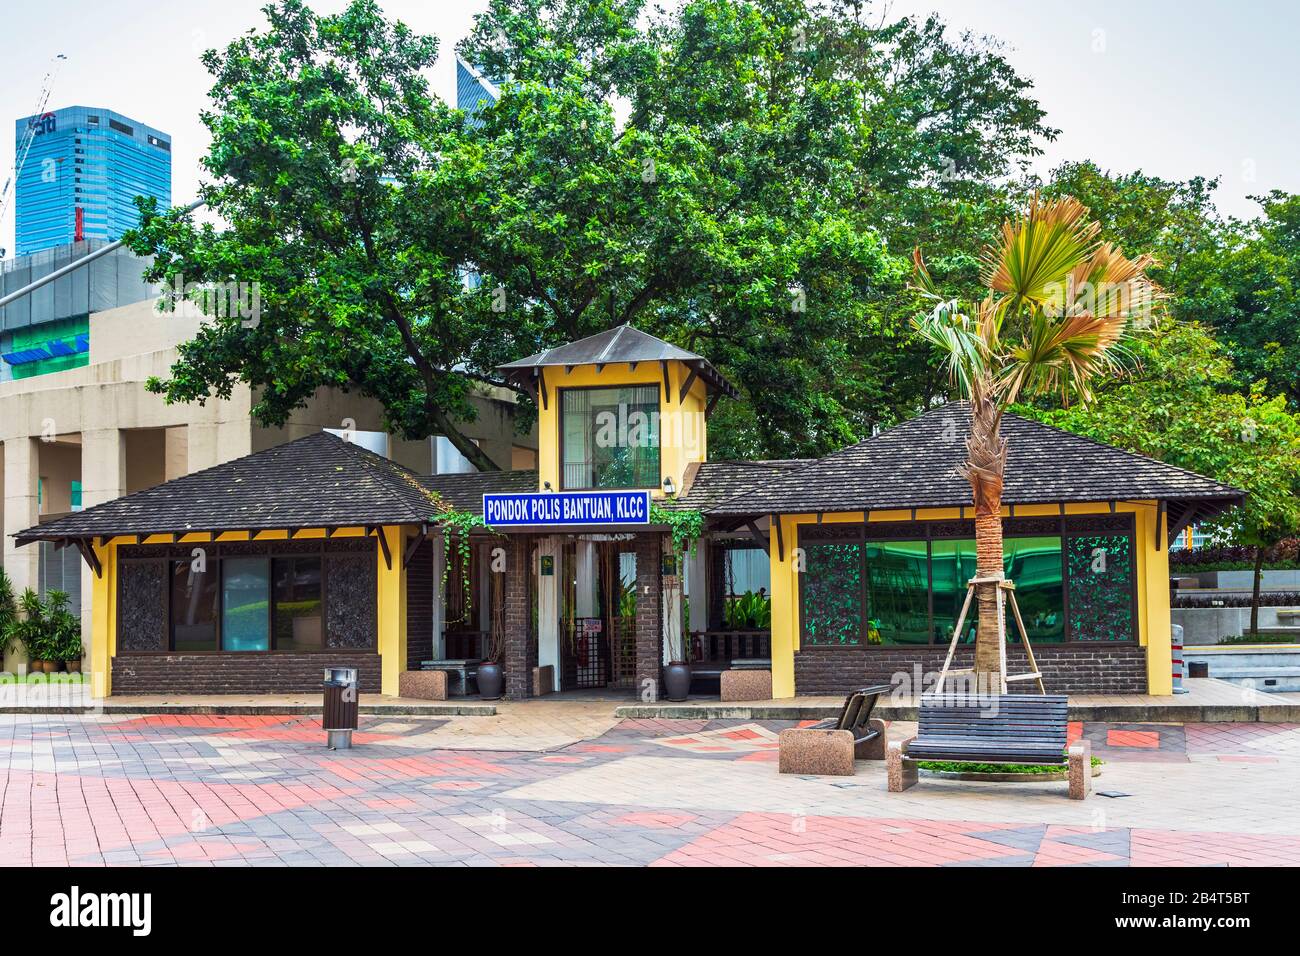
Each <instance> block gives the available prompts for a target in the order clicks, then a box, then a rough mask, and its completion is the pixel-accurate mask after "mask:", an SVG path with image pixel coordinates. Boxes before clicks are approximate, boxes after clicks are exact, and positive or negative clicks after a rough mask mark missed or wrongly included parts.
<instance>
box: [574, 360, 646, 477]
mask: <svg viewBox="0 0 1300 956" xmlns="http://www.w3.org/2000/svg"><path fill="white" fill-rule="evenodd" d="M560 396H561V402H560V441H561V447H562V449H563V452H562V454H563V462H562V465H563V477H562V481H563V486H564V487H565V488H567V489H580V488H658V487H659V386H658V385H638V386H632V387H628V388H571V389H565V390H564V391H562V392H560Z"/></svg>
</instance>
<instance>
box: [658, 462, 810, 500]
mask: <svg viewBox="0 0 1300 956" xmlns="http://www.w3.org/2000/svg"><path fill="white" fill-rule="evenodd" d="M812 460H813V459H811V458H789V459H785V460H781V461H706V462H702V463H701V464H700V466H699V469H698V470H697V471H696V472H695V477H694V479H693V480H692V481H691V483H690V487H688V488H687V489H686V490H685V492H683V493H682V494H680V495H678V496H677V497H676V498H673V499H671V500H666V501H662V502H660V504H662V505H663V506H664V507H665V508H669V509H673V508H679V509H680V508H694V509H697V510H699V511H705V512H707V511H708V510H709V509H710V508H712V507H713V506H714V505H717V504H719V503H721V502H723V501H726V500H727V499H728V498H734V497H736V496H737V495H741V494H745V493H746V492H750V491H756V490H758V489H759V488H762V487H763V486H764V485H765V484H766V483H767V482H768V481H770V480H771V479H772V477H773V476H774V475H777V474H780V473H781V472H784V471H788V470H789V469H791V468H798V467H799V466H800V465H806V464H808V463H809V462H810V461H812Z"/></svg>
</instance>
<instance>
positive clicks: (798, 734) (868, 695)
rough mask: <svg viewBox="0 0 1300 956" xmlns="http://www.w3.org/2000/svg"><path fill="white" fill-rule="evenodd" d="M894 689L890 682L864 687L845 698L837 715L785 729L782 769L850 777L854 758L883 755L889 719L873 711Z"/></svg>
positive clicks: (780, 747) (780, 743) (780, 738)
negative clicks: (875, 714)
mask: <svg viewBox="0 0 1300 956" xmlns="http://www.w3.org/2000/svg"><path fill="white" fill-rule="evenodd" d="M892 689H893V688H892V687H891V686H890V685H889V684H876V685H875V686H872V687H860V688H858V689H857V690H855V691H853V692H852V693H850V694H849V695H848V697H846V698H845V699H844V706H843V707H841V708H840V712H839V713H838V714H837V715H836V716H834V717H828V718H827V719H826V720H823V721H820V722H818V723H816V724H812V725H811V726H808V727H790V728H787V729H786V730H783V731H781V733H780V734H779V735H778V736H777V741H778V756H777V763H778V770H779V771H780V772H781V773H804V774H832V775H835V776H845V777H848V776H852V775H853V773H854V769H855V768H854V761H856V760H881V759H883V758H884V756H885V722H884V721H883V720H880V719H879V718H877V717H872V716H871V714H872V712H873V711H874V710H875V709H876V702H877V701H879V700H880V698H881V697H882V696H883V695H885V694H888V693H889V692H890V691H891V690H892Z"/></svg>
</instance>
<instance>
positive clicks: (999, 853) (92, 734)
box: [0, 715, 1300, 866]
mask: <svg viewBox="0 0 1300 956" xmlns="http://www.w3.org/2000/svg"><path fill="white" fill-rule="evenodd" d="M24 720H25V718H24ZM381 722H382V721H378V720H374V721H371V723H372V725H377V724H379V723H381ZM738 724H739V722H738V721H737V722H732V723H731V724H728V723H727V722H716V723H711V724H710V723H706V722H704V721H624V722H622V723H620V724H618V725H616V726H615V728H614V729H613V730H611V731H610V733H609V735H608V737H607V738H598V739H597V740H594V741H586V742H582V743H579V744H577V745H574V746H572V747H569V748H566V749H565V750H564V752H560V753H545V754H543V753H538V752H509V753H504V752H491V751H468V750H433V749H416V748H414V747H411V746H410V745H409V743H407V744H404V745H403V746H400V747H399V746H395V745H394V744H395V743H401V742H400V741H396V738H398V737H401V736H402V733H401V732H393V733H374V732H372V731H367V730H365V728H364V724H363V728H362V730H361V731H360V732H359V733H358V735H357V739H358V741H362V740H364V741H367V742H368V745H367V746H358V747H357V748H356V749H354V750H351V751H339V752H331V751H328V750H325V749H324V748H323V747H322V746H320V740H319V736H320V732H319V729H318V726H317V725H316V722H315V721H304V720H303V719H301V718H280V717H270V718H267V717H238V718H222V717H214V716H206V715H198V716H194V717H189V718H185V717H182V716H181V715H150V716H149V717H145V718H139V719H132V720H125V721H122V720H119V721H102V722H94V721H85V722H79V721H77V720H75V719H70V720H69V722H67V723H66V724H61V725H59V726H58V727H55V728H53V729H52V728H51V726H50V724H49V718H33V719H31V720H30V721H29V722H27V723H23V722H22V721H15V722H13V723H12V724H11V725H3V726H0V864H8V865H50V866H69V865H99V864H134V863H139V862H150V863H164V864H166V863H174V864H204V863H216V862H222V863H229V862H235V863H250V862H256V861H274V862H280V863H286V864H293V865H341V864H344V863H357V862H362V863H381V862H386V861H389V860H388V857H386V856H385V854H386V853H387V854H391V853H396V854H397V856H396V857H394V858H393V859H396V860H398V861H399V862H408V863H412V862H416V863H418V862H439V863H483V862H488V863H491V864H494V865H499V866H531V865H536V864H538V863H552V864H553V863H555V862H557V861H558V862H565V863H573V862H577V863H589V864H590V863H598V864H629V863H630V864H639V865H647V864H649V865H655V866H714V865H733V866H824V865H848V866H936V865H956V866H964V865H981V864H987V863H1007V864H1017V865H1025V864H1032V865H1035V866H1080V865H1099V864H1100V865H1106V864H1120V865H1124V864H1131V865H1137V866H1166V865H1168V866H1189V865H1190V866H1224V865H1227V866H1242V865H1266V866H1268V865H1288V866H1296V865H1300V833H1297V834H1281V835H1279V834H1264V835H1259V834H1250V833H1240V832H1231V831H1230V828H1231V824H1232V821H1231V819H1226V820H1224V821H1223V826H1224V827H1225V828H1228V830H1226V831H1224V832H1220V831H1218V830H1217V829H1216V830H1214V831H1177V830H1172V829H1162V828H1133V829H1126V828H1110V829H1099V830H1094V829H1092V828H1090V827H1087V826H1060V825H1048V826H1044V825H1042V824H1033V823H1029V822H1016V821H1015V820H1014V816H1015V814H1016V810H1017V806H1018V803H1017V801H1016V800H1015V799H1008V800H1006V801H1005V803H1004V804H1003V806H1004V807H1005V811H1006V813H1007V815H1008V817H1012V818H1013V819H1008V820H1002V821H999V822H994V823H988V822H982V821H970V820H925V819H902V818H873V817H865V816H864V817H857V816H830V815H821V814H809V815H806V816H805V815H803V814H801V813H758V812H729V811H721V810H718V809H716V808H714V809H702V808H696V807H690V806H689V801H690V799H691V795H690V793H689V792H687V793H684V794H683V795H682V797H681V799H682V801H683V802H685V803H686V804H687V808H674V809H663V808H657V807H645V806H636V805H635V803H629V804H626V805H623V804H620V805H610V804H607V803H593V802H587V801H586V800H585V795H584V791H583V789H582V787H581V786H579V785H578V784H576V783H575V786H574V788H573V791H572V799H571V800H555V799H551V800H542V801H533V800H520V799H517V798H511V797H510V796H509V794H510V792H511V790H512V788H514V787H517V786H519V785H521V784H526V783H529V782H531V781H538V780H548V779H549V780H560V779H563V778H564V777H565V776H566V775H569V774H576V775H579V776H575V777H574V780H575V781H578V780H581V779H584V778H582V777H581V776H580V775H581V774H584V773H587V772H588V771H589V770H590V769H593V768H596V767H599V766H602V765H607V764H611V763H617V762H619V761H622V760H624V759H626V758H628V757H635V756H645V755H652V756H654V757H664V756H666V755H667V756H670V757H671V758H672V759H674V760H691V759H699V760H701V761H703V762H705V764H711V765H713V766H715V767H716V766H717V762H718V761H724V762H725V761H733V762H736V763H765V764H766V763H770V762H772V761H773V760H774V759H775V758H776V753H775V751H774V750H773V749H770V747H771V741H770V740H769V739H768V735H770V734H772V733H775V732H776V731H777V730H779V729H780V726H778V725H775V724H773V723H770V722H763V723H761V724H759V723H749V724H745V725H744V726H737V725H738ZM427 726H432V725H431V724H430V725H421V724H420V723H419V720H418V719H416V720H413V721H412V723H411V727H412V728H414V732H417V733H418V732H423V731H422V730H421V728H422V727H427ZM784 726H789V725H784ZM1147 726H1148V727H1149V728H1150V729H1143V728H1142V725H1137V727H1135V726H1134V725H1124V726H1123V727H1105V726H1104V725H1087V726H1083V725H1079V724H1077V723H1075V724H1072V725H1071V728H1070V734H1071V737H1072V739H1077V738H1078V737H1080V736H1084V735H1087V736H1089V737H1090V738H1091V739H1094V740H1097V739H1101V738H1102V736H1103V735H1104V739H1106V741H1107V746H1112V747H1115V748H1117V749H1119V750H1120V751H1121V752H1122V753H1123V759H1124V760H1125V761H1128V762H1133V761H1137V762H1141V761H1148V762H1154V763H1159V762H1165V761H1168V760H1182V761H1184V762H1185V761H1187V759H1188V755H1189V754H1194V755H1196V756H1199V757H1201V758H1202V760H1201V767H1202V768H1207V770H1208V768H1212V767H1215V766H1219V765H1220V763H1224V764H1239V765H1242V766H1238V767H1235V768H1229V767H1223V769H1222V771H1221V773H1223V774H1229V773H1230V774H1233V775H1237V774H1250V773H1256V774H1257V773H1274V774H1275V773H1279V772H1286V771H1287V768H1292V767H1295V766H1297V765H1298V763H1297V757H1300V754H1297V740H1296V737H1297V735H1296V731H1297V730H1298V729H1300V727H1297V725H1187V726H1185V727H1176V726H1170V727H1163V728H1161V727H1156V726H1151V725H1147ZM124 728H126V729H124ZM388 729H392V727H391V726H390V727H389V728H388ZM400 730H401V728H398V731H400ZM665 732H667V733H668V734H669V735H671V734H677V735H680V734H682V733H684V732H685V733H690V734H692V735H693V736H689V737H680V736H678V737H677V738H676V739H675V740H674V743H679V744H680V747H675V748H672V749H671V751H670V750H666V749H665V748H664V746H663V744H664V742H665V737H664V736H661V735H663V734H665ZM606 740H616V741H617V743H609V742H605V741H606ZM218 741H220V746H215V745H214V744H215V743H216V742H218ZM709 741H713V742H715V743H716V746H715V744H711V743H709ZM1184 741H1185V746H1184V743H1183V742H1184ZM236 742H237V743H236ZM308 742H310V743H311V744H312V746H306V745H305V744H306V743H308ZM756 748H757V749H756ZM702 751H708V752H707V754H704V753H701V752H702ZM1206 757H1209V758H1210V759H1204V758H1206ZM1216 758H1217V759H1216ZM56 765H57V766H59V767H60V768H70V769H59V770H58V772H55V771H54V770H52V769H49V768H51V767H54V766H56ZM1251 765H1260V766H1259V769H1257V770H1252V769H1250V767H1251ZM1270 765H1275V766H1276V765H1282V766H1280V767H1277V769H1274V767H1272V766H1270ZM33 767H35V768H37V769H30V768H33ZM754 772H755V773H757V774H758V775H759V776H758V777H757V778H755V779H760V780H761V778H762V775H763V774H766V773H771V774H775V768H771V769H763V768H754ZM774 779H775V778H774ZM1225 779H1228V778H1225ZM1231 779H1234V780H1235V779H1237V778H1236V777H1235V776H1234V777H1232V778H1231ZM1241 779H1246V778H1245V777H1242V778H1241ZM854 785H855V786H863V785H864V784H863V783H862V781H858V782H857V783H856V784H854ZM816 786H818V784H810V787H816ZM821 786H824V784H822V785H821ZM635 792H636V788H635V786H632V787H631V788H629V796H628V799H629V801H634V800H635ZM808 792H809V793H810V794H812V793H815V792H816V791H815V790H814V789H810V790H809V791H808ZM849 792H850V793H851V792H853V791H849ZM916 793H917V794H920V793H921V791H917V792H916ZM1093 799H1094V801H1098V802H1097V804H1096V807H1097V808H1098V809H1102V810H1104V809H1105V807H1106V806H1107V805H1106V804H1105V803H1104V802H1101V801H1100V800H1099V798H1097V797H1094V798H1093ZM1241 799H1242V801H1243V807H1245V806H1249V807H1251V809H1252V810H1258V808H1257V807H1255V806H1254V804H1253V803H1250V802H1249V801H1252V800H1254V799H1255V797H1254V796H1253V794H1252V793H1251V792H1249V790H1247V789H1245V785H1243V792H1242V795H1241ZM910 806H912V807H913V808H915V807H916V806H917V804H916V801H915V799H913V801H912V802H911V804H910ZM1287 812H1289V808H1279V819H1289V818H1287V817H1286V816H1285V815H1286V813H1287ZM1256 819H1257V820H1258V814H1256ZM485 821H486V822H485ZM1171 822H1173V821H1171ZM421 848H423V849H421ZM430 848H431V849H430Z"/></svg>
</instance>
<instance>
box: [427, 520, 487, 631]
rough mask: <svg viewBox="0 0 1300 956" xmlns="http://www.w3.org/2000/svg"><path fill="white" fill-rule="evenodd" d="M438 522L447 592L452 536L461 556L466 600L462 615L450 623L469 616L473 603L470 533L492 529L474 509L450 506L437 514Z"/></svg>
mask: <svg viewBox="0 0 1300 956" xmlns="http://www.w3.org/2000/svg"><path fill="white" fill-rule="evenodd" d="M437 521H438V524H439V525H440V526H441V527H442V547H443V560H442V591H443V593H444V594H445V593H447V578H448V575H450V574H451V563H452V560H451V559H452V547H453V545H452V538H453V537H455V539H456V544H455V549H456V551H455V553H456V555H457V556H458V557H459V558H460V580H461V588H462V594H463V596H464V600H463V601H462V604H461V615H460V617H459V618H458V619H457V620H456V621H454V622H450V623H460V622H461V621H465V620H467V619H468V617H469V612H470V607H471V605H472V604H473V592H474V589H473V582H471V581H470V573H469V565H470V556H471V553H472V549H471V548H470V540H469V536H470V533H471V532H473V531H476V530H480V529H481V530H485V531H490V530H491V529H490V528H488V526H487V523H486V522H484V520H483V516H482V515H477V514H474V513H473V512H472V511H458V510H456V509H455V508H449V509H448V510H447V511H444V512H441V513H440V514H439V515H438V516H437Z"/></svg>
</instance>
